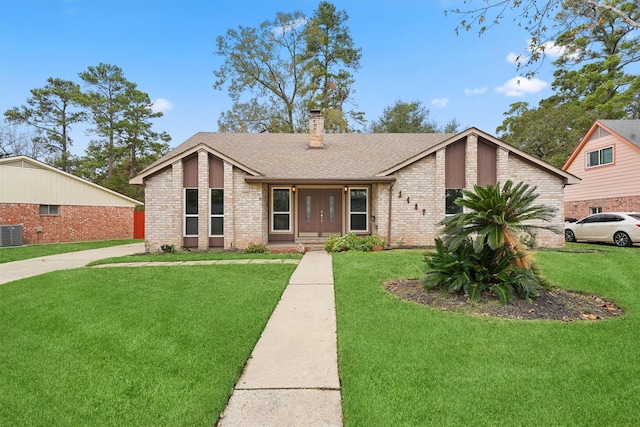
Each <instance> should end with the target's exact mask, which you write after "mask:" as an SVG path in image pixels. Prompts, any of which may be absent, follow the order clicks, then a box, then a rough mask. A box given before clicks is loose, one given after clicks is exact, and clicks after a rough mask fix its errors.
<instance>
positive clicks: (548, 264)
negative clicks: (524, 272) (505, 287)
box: [333, 245, 640, 426]
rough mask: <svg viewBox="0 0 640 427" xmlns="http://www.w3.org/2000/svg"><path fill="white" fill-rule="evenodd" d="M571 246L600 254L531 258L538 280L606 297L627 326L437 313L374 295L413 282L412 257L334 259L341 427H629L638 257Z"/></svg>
mask: <svg viewBox="0 0 640 427" xmlns="http://www.w3.org/2000/svg"><path fill="white" fill-rule="evenodd" d="M570 247H572V246H570ZM573 247H575V248H580V249H588V248H595V249H596V250H597V252H593V253H571V252H552V251H540V252H537V253H536V254H535V258H536V260H537V261H538V263H539V265H540V267H541V269H542V272H543V274H544V275H545V277H547V278H548V279H550V280H551V281H552V282H553V283H554V284H558V285H562V286H565V287H567V288H571V289H577V290H580V291H584V292H592V293H596V294H599V295H603V296H606V297H607V298H612V299H613V300H614V301H616V302H617V303H618V304H619V305H621V306H622V307H624V308H625V309H626V310H627V313H626V314H625V315H624V316H622V317H621V318H616V319H612V320H606V321H595V322H575V323H562V322H551V321H514V320H503V319H490V318H479V317H471V316H468V315H464V314H459V313H450V312H443V311H440V310H437V309H432V308H429V307H425V306H421V305H418V304H414V303H410V302H405V301H401V300H399V299H397V298H395V297H394V296H392V295H390V294H388V293H386V292H385V291H384V289H383V288H382V286H381V284H382V283H383V282H384V281H385V280H388V279H391V278H398V277H419V276H420V275H421V274H422V271H421V266H422V253H421V251H384V252H373V253H349V252H347V253H341V254H335V255H334V256H333V263H334V264H333V265H334V277H335V288H336V291H335V292H336V304H337V322H338V353H339V354H338V357H339V361H340V363H339V370H340V378H341V383H342V404H343V412H344V425H345V426H363V425H379V426H416V425H421V426H422V425H424V426H429V425H434V426H460V425H465V426H487V425H491V426H514V425H521V426H523V425H562V426H601V425H611V426H613V425H615V426H627V425H628V426H630V425H638V423H639V422H640V415H638V411H637V408H638V405H639V404H640V339H638V336H639V335H638V331H640V314H639V312H640V292H638V285H639V284H640V252H639V251H638V250H637V249H636V248H615V247H611V246H600V245H597V246H596V245H575V246H573Z"/></svg>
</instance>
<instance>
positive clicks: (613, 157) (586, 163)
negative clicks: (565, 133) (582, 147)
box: [584, 144, 616, 169]
mask: <svg viewBox="0 0 640 427" xmlns="http://www.w3.org/2000/svg"><path fill="white" fill-rule="evenodd" d="M609 148H611V161H610V162H608V163H598V164H597V165H590V164H589V154H591V153H595V152H596V151H597V152H598V162H600V157H601V156H602V154H601V152H602V151H604V150H608V149H609ZM615 161H616V150H615V147H614V144H612V145H608V146H606V147H602V148H596V149H593V150H591V151H585V153H584V167H585V168H586V169H592V168H597V167H598V166H606V165H612V164H614V163H615Z"/></svg>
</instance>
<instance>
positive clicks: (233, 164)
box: [130, 112, 579, 251]
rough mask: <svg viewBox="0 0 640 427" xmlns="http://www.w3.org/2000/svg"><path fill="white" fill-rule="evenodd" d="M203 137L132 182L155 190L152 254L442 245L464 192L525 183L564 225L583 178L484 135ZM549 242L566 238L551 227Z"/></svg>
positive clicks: (149, 208) (149, 235)
mask: <svg viewBox="0 0 640 427" xmlns="http://www.w3.org/2000/svg"><path fill="white" fill-rule="evenodd" d="M323 128H324V118H323V116H322V115H321V114H319V113H318V112H312V114H311V116H310V123H309V129H310V130H309V134H308V135H307V134H269V133H262V134H244V133H243V134H237V133H235V134H234V133H208V132H201V133H197V134H195V135H194V136H192V137H191V138H189V139H188V140H187V141H185V142H184V143H182V144H180V145H179V146H178V147H176V148H174V149H173V150H171V151H170V152H169V153H167V154H166V155H165V156H164V157H162V158H161V159H159V160H158V161H157V162H155V163H154V164H152V165H150V166H149V167H148V168H146V169H145V170H143V171H142V172H141V173H140V174H139V175H138V176H136V177H134V178H133V179H132V180H131V181H130V183H132V184H138V185H143V186H144V187H145V200H146V214H145V216H146V225H145V236H146V248H147V250H148V251H157V250H158V248H159V247H160V246H161V245H165V244H166V245H175V246H176V247H187V248H196V249H198V250H207V249H209V248H225V249H233V248H239V249H242V248H245V247H247V246H248V245H249V244H251V243H254V244H273V243H278V242H281V243H282V242H288V243H290V244H292V245H295V244H303V245H304V244H305V243H308V242H318V241H322V240H323V239H326V238H327V237H328V236H330V235H333V234H339V235H344V234H346V233H356V234H365V235H366V234H377V235H379V236H381V237H384V238H386V239H387V243H388V244H390V245H391V246H394V245H420V246H429V245H433V244H434V238H435V237H436V236H437V234H438V226H437V223H438V222H439V221H440V220H441V219H442V218H444V216H445V215H447V214H451V213H455V212H457V210H458V208H459V207H458V206H456V205H455V204H453V203H452V202H453V200H455V199H456V198H457V197H459V196H460V195H461V191H462V189H472V188H473V185H474V184H479V185H483V186H484V185H487V184H496V183H497V182H504V181H506V180H508V179H510V180H513V181H516V182H517V181H525V182H527V183H529V184H531V185H536V186H537V187H538V192H539V193H540V197H539V199H538V201H539V202H540V203H542V204H545V205H549V206H553V207H554V208H557V213H556V217H555V222H556V225H558V226H559V227H561V225H562V224H563V220H564V212H563V198H564V187H565V185H567V184H575V183H577V182H579V180H578V179H577V178H576V177H575V176H573V175H571V174H570V173H567V172H565V171H562V170H560V169H558V168H555V167H553V166H551V165H549V164H547V163H545V162H543V161H541V160H540V159H537V158H535V157H533V156H530V155H528V154H526V153H524V152H522V151H520V150H518V149H516V148H514V147H512V146H510V145H508V144H506V143H504V142H502V141H500V140H498V139H496V138H494V137H492V136H491V135H488V134H486V133H484V132H482V131H480V130H478V129H475V128H471V129H468V130H465V131H464V132H460V133H458V134H433V133H420V134H383V133H375V134H363V133H351V134H330V133H327V134H325V133H324V129H323ZM537 242H538V244H540V245H543V246H562V245H564V240H563V236H562V235H556V234H553V233H547V232H544V233H543V232H541V233H540V234H539V235H538V236H537Z"/></svg>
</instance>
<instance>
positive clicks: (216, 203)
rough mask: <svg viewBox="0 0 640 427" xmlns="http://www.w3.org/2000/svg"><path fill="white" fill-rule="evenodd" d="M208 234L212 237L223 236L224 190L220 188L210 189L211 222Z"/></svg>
mask: <svg viewBox="0 0 640 427" xmlns="http://www.w3.org/2000/svg"><path fill="white" fill-rule="evenodd" d="M209 235H210V236H212V237H222V236H224V190H223V189H222V188H212V189H211V222H210V227H209Z"/></svg>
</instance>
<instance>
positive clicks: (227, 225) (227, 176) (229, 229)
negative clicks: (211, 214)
mask: <svg viewBox="0 0 640 427" xmlns="http://www.w3.org/2000/svg"><path fill="white" fill-rule="evenodd" d="M234 184H235V183H234V182H233V166H232V165H231V163H228V162H226V161H225V162H224V247H225V249H233V248H234V247H235V245H236V244H235V241H236V238H235V230H236V226H235V217H236V206H235V205H234V202H235V191H234V187H235V185H234Z"/></svg>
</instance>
